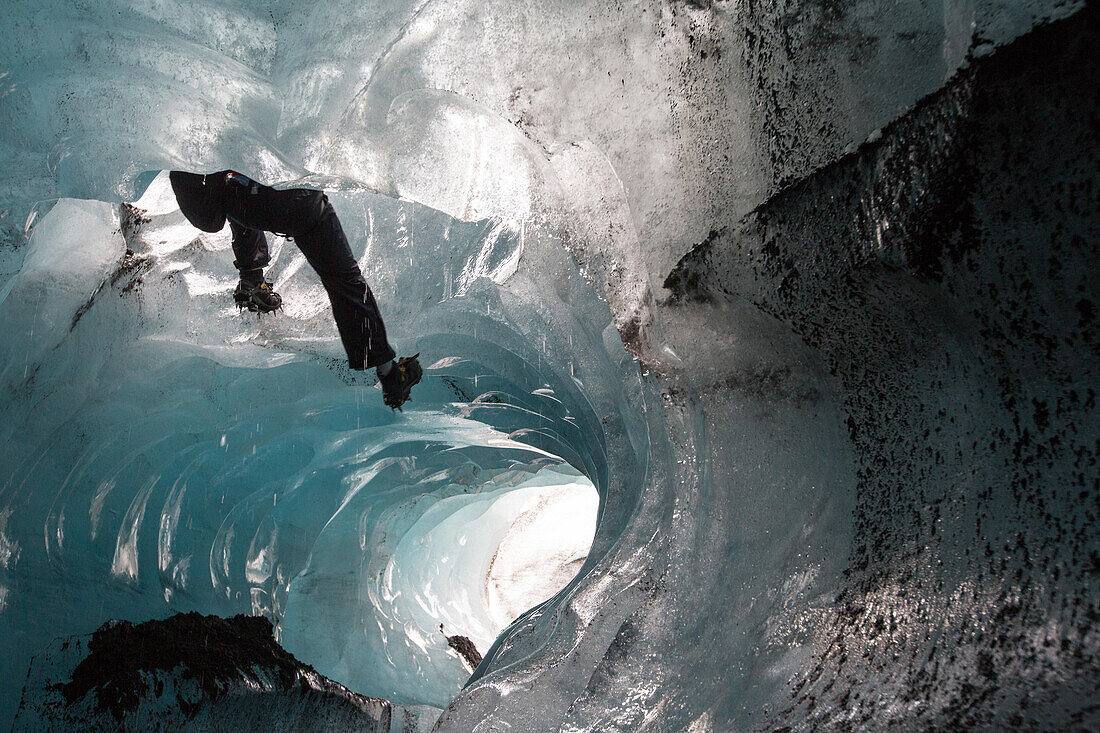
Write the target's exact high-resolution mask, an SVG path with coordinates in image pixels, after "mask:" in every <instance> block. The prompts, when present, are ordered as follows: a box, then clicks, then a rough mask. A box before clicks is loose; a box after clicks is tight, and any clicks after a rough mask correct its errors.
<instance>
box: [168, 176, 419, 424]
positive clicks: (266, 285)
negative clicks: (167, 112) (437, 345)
mask: <svg viewBox="0 0 1100 733" xmlns="http://www.w3.org/2000/svg"><path fill="white" fill-rule="evenodd" d="M169 179H170V180H171V182H172V191H173V192H174V193H175V194H176V201H177V202H179V205H180V210H181V211H182V212H183V215H184V216H185V217H187V220H188V221H189V222H191V224H193V225H194V226H196V227H198V228H199V229H201V230H203V231H204V232H217V231H221V228H222V227H223V226H224V225H225V221H226V219H228V220H229V227H230V229H231V230H232V232H233V254H234V256H235V257H236V260H235V261H234V262H233V264H234V266H236V268H237V269H238V270H239V271H240V276H241V279H240V282H239V283H238V284H237V287H236V289H235V290H234V291H233V300H234V301H235V302H236V304H237V306H238V307H239V308H242V309H243V308H248V310H250V311H253V312H257V313H271V312H276V311H278V309H279V308H280V307H281V306H282V304H283V299H282V298H281V297H280V296H279V294H278V293H276V292H275V291H274V290H272V283H270V282H268V281H267V280H266V279H265V278H264V267H266V266H267V264H268V262H269V261H270V257H269V255H268V251H267V237H266V236H265V234H264V232H265V231H266V232H274V233H278V234H282V235H284V236H286V237H288V238H293V240H294V243H295V244H296V245H297V246H298V249H300V250H301V251H302V254H303V255H305V258H306V261H307V262H308V263H309V264H310V266H311V267H312V268H313V269H314V270H315V271H316V272H317V275H318V276H319V277H320V278H321V283H322V284H323V285H324V286H325V291H326V292H327V293H328V297H329V302H330V303H331V304H332V315H333V318H334V319H335V320H336V327H337V330H339V332H340V340H341V341H342V342H343V344H344V350H345V351H346V352H347V355H348V364H349V366H351V368H352V369H358V370H362V369H370V368H372V367H373V368H375V369H376V370H377V373H378V379H379V381H380V382H381V383H382V396H383V399H384V400H385V403H386V404H387V405H388V406H389V407H391V408H395V409H400V408H401V405H403V404H404V403H405V402H406V401H407V400H408V399H409V393H410V391H411V390H412V387H413V385H415V384H416V383H417V382H419V381H420V378H421V375H422V374H423V372H422V370H421V368H420V363H419V362H418V361H417V357H418V356H420V355H419V354H417V355H415V356H406V357H402V358H401V359H398V360H396V361H395V360H394V357H396V356H397V355H396V354H395V353H394V350H393V348H392V347H391V346H390V344H389V342H388V341H387V340H386V327H385V326H384V325H383V323H382V315H381V314H380V313H379V312H378V305H377V304H376V303H375V301H374V294H373V293H371V290H370V288H369V287H367V282H366V280H364V279H363V273H362V272H361V271H360V269H359V265H358V263H356V261H355V258H354V257H353V256H352V254H351V248H350V247H349V246H348V240H347V237H345V236H344V230H343V228H342V227H341V226H340V220H339V219H338V218H337V217H336V211H335V210H334V209H333V208H332V204H330V203H329V201H328V196H326V195H325V193H324V192H323V191H314V190H311V189H305V188H292V189H287V190H276V189H274V188H271V187H269V186H265V185H263V184H260V183H257V182H256V181H253V180H252V179H250V178H248V177H246V176H243V175H241V174H240V173H237V172H235V171H220V172H218V173H210V174H208V175H199V174H196V173H185V172H183V171H172V172H171V173H170V174H169Z"/></svg>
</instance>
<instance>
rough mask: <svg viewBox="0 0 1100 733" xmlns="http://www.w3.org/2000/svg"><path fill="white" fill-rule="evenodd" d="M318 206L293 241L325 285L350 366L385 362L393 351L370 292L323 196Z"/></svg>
mask: <svg viewBox="0 0 1100 733" xmlns="http://www.w3.org/2000/svg"><path fill="white" fill-rule="evenodd" d="M322 207H323V211H322V213H321V219H320V221H319V222H318V223H317V225H316V226H315V227H313V228H312V229H310V230H309V231H308V232H305V233H303V234H299V235H297V236H296V237H294V241H295V243H296V244H297V245H298V249H300V250H302V254H304V255H305V257H306V261H307V262H309V264H310V266H311V267H312V268H313V269H314V270H316V272H317V274H318V275H319V276H320V278H321V283H322V284H323V285H324V286H325V291H326V292H327V293H328V298H329V301H330V302H331V303H332V315H333V317H334V318H335V319H336V327H337V329H338V330H339V331H340V339H341V341H343V342H344V349H345V350H346V351H347V354H348V363H349V364H350V365H351V368H352V369H369V368H371V367H376V366H378V365H380V364H385V363H386V362H387V361H390V360H391V359H393V358H394V357H395V356H397V354H396V353H395V352H394V350H393V347H391V346H390V344H389V341H387V340H386V327H385V325H384V324H383V323H382V314H381V313H379V311H378V304H377V303H376V302H375V300H374V294H373V293H372V292H371V290H370V288H369V287H368V286H367V281H366V280H364V279H363V273H362V271H361V270H360V269H359V264H358V263H357V262H356V261H355V258H354V257H353V256H352V254H351V247H350V246H348V240H347V237H346V236H344V229H343V227H341V226H340V220H339V219H338V218H337V217H336V211H335V210H334V209H333V208H332V205H331V204H330V203H329V202H328V199H327V198H325V199H324V202H323V204H322Z"/></svg>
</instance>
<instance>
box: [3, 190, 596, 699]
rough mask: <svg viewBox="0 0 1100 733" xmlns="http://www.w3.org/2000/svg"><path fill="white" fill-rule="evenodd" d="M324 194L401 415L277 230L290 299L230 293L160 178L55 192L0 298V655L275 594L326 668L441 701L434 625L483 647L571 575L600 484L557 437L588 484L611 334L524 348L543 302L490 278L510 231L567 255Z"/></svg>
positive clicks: (501, 262)
mask: <svg viewBox="0 0 1100 733" xmlns="http://www.w3.org/2000/svg"><path fill="white" fill-rule="evenodd" d="M332 201H333V203H334V205H335V206H336V207H337V209H338V211H339V212H340V214H341V215H342V217H343V218H344V219H345V224H346V229H347V231H348V235H349V238H350V240H351V241H352V242H353V248H354V250H355V254H356V256H357V257H358V258H360V259H361V260H362V263H363V268H364V270H365V272H366V273H367V275H368V277H369V278H370V280H371V282H372V284H373V285H374V289H375V292H376V294H377V296H378V299H379V301H380V302H381V304H382V308H383V310H384V311H385V312H386V313H387V315H388V322H389V325H390V332H391V337H392V339H393V340H394V342H395V343H397V344H399V345H401V347H402V352H403V353H407V352H408V351H412V350H419V351H420V352H421V354H422V357H421V358H422V360H423V363H424V366H425V368H426V377H425V380H424V382H423V383H422V384H421V385H420V386H418V388H417V390H416V394H415V396H414V401H413V402H412V403H409V404H408V405H407V406H406V410H405V412H404V413H394V412H391V411H390V410H389V409H388V408H385V407H384V406H383V405H382V403H381V393H380V391H379V390H378V388H377V386H376V385H375V379H374V377H373V373H369V374H368V373H359V374H356V373H352V372H350V371H349V370H348V369H347V368H346V366H344V363H343V356H342V347H341V346H340V344H339V340H338V339H337V337H336V332H335V326H334V324H333V323H332V317H331V313H330V311H329V309H328V306H327V299H325V297H324V293H323V290H322V289H321V285H320V282H319V281H318V280H317V278H316V276H315V275H314V274H313V272H312V271H311V270H310V269H309V267H308V266H304V260H303V258H302V255H301V254H300V253H299V252H298V251H297V250H296V249H295V248H294V245H293V244H292V243H290V242H287V241H285V240H282V239H274V240H273V241H272V256H273V261H272V265H271V266H270V267H269V269H268V276H269V277H271V279H272V280H273V281H274V282H275V283H276V285H277V287H278V289H279V290H280V291H281V292H282V293H283V295H284V297H285V298H286V302H287V307H286V309H285V312H284V313H282V314H280V315H279V316H278V317H274V316H269V317H266V318H261V317H258V316H256V315H253V314H248V313H244V314H241V313H239V312H238V311H237V309H236V308H235V307H234V306H233V305H232V298H231V297H230V294H231V291H232V288H233V286H234V284H235V278H234V277H233V275H232V272H233V271H232V266H231V262H232V253H231V252H230V251H229V231H228V228H226V230H225V231H223V232H221V233H219V234H215V235H207V234H203V233H200V232H198V231H196V230H194V229H192V228H191V227H190V226H188V225H187V223H186V221H185V220H184V219H183V216H182V214H181V213H180V211H179V209H178V208H177V207H176V206H175V200H174V197H173V196H172V194H171V189H170V187H169V186H168V181H167V176H166V175H165V174H161V175H160V176H158V177H156V179H155V180H154V181H153V182H152V185H151V186H150V187H149V188H148V190H147V191H146V192H145V194H144V196H142V198H141V199H140V200H138V201H137V202H135V204H134V207H129V206H123V207H122V208H120V207H119V206H118V205H112V204H107V203H100V202H92V201H78V200H72V199H62V200H60V201H59V202H58V203H57V204H56V205H55V206H54V207H53V208H52V209H50V210H49V211H48V212H47V213H46V214H44V215H43V217H42V219H41V220H40V221H39V222H37V223H36V224H35V226H34V230H33V231H34V233H33V234H32V236H31V237H30V241H29V242H28V244H27V247H26V256H25V259H24V263H23V267H22V269H21V271H20V272H19V274H18V275H17V276H16V277H15V278H13V280H12V281H11V283H10V288H9V290H8V292H7V293H6V297H5V298H4V300H3V302H2V303H0V318H2V319H3V322H4V327H5V331H6V333H8V334H9V337H8V338H7V339H5V341H4V342H3V349H4V351H3V354H2V355H3V362H2V363H3V368H2V375H3V380H4V384H5V390H6V392H7V394H8V395H9V400H8V401H7V402H6V403H5V414H6V415H7V416H8V418H9V420H10V421H9V422H8V423H7V425H6V427H5V432H4V436H5V440H4V447H3V450H2V453H3V465H4V466H5V467H7V468H6V477H7V478H6V479H5V485H4V494H3V496H4V497H5V507H7V509H5V510H4V512H3V514H2V516H3V527H2V532H3V538H4V540H3V541H4V544H3V547H4V554H3V557H2V559H3V568H4V574H3V584H2V587H3V592H2V596H0V597H2V602H3V608H2V612H3V617H2V620H3V622H4V623H5V625H6V628H8V629H9V630H10V631H11V634H9V635H8V640H7V641H6V642H4V644H5V656H6V657H7V658H9V659H11V660H13V664H15V665H17V666H24V665H25V664H26V663H27V660H28V655H29V654H31V653H34V652H35V651H37V650H38V649H40V648H44V645H45V644H46V643H48V640H49V639H50V638H53V637H56V636H58V635H59V634H60V633H63V632H75V633H86V632H88V631H90V630H92V629H94V628H95V627H96V626H98V625H99V624H100V623H102V622H103V621H104V620H106V619H108V618H128V619H141V618H149V617H157V616H163V615H167V614H169V613H172V612H175V611H179V610H192V609H195V610H202V611H205V612H216V613H221V614H231V613H238V612H250V613H264V614H267V615H269V616H270V617H271V618H272V619H273V620H275V621H276V622H277V623H278V624H279V628H278V634H279V636H280V638H281V641H282V643H283V644H284V645H285V646H286V647H287V648H288V649H289V650H290V651H291V652H292V653H295V654H297V655H298V656H299V657H301V658H302V659H306V660H308V661H309V663H310V664H312V665H313V666H314V667H316V668H317V669H318V670H319V671H320V672H322V673H324V674H326V675H328V676H330V677H333V678H335V679H337V680H338V681H342V682H345V683H347V684H349V685H352V686H354V687H355V688H356V689H359V690H367V689H370V690H374V691H375V694H376V695H378V696H385V697H386V698H388V699H390V700H392V701H394V702H395V703H398V704H425V705H431V706H435V707H437V708H441V707H444V706H445V705H446V704H447V703H448V702H449V701H450V699H451V698H452V697H453V696H454V695H455V693H456V692H457V691H458V690H459V688H460V687H461V685H462V683H463V681H464V680H465V679H466V678H467V677H468V675H469V673H470V671H472V670H470V669H468V668H466V667H465V666H464V664H465V663H464V662H463V661H462V660H461V659H460V658H459V656H458V655H457V654H456V653H455V652H454V651H453V650H452V649H451V648H450V647H449V646H448V644H447V640H446V637H445V636H444V634H443V633H441V632H440V628H439V627H440V625H441V624H442V625H443V626H444V628H445V630H446V634H447V635H462V636H467V637H468V638H470V639H471V640H473V642H474V644H475V646H476V647H478V648H479V649H480V650H482V651H487V650H488V648H489V647H490V646H491V645H492V643H493V641H494V640H495V638H496V636H497V634H499V633H500V631H501V630H502V629H504V628H505V627H506V626H508V625H509V624H510V623H511V622H512V621H513V620H514V619H515V618H516V617H517V616H519V615H520V614H521V613H523V612H524V611H526V610H527V609H528V608H530V607H532V606H535V605H538V604H540V603H542V602H543V601H545V600H547V599H548V598H550V597H551V596H553V595H554V594H555V593H557V592H558V591H559V590H560V589H561V588H563V587H564V586H565V585H567V584H568V583H569V582H570V580H572V578H573V576H574V575H576V573H577V571H578V570H579V569H580V565H581V563H583V561H584V559H585V557H586V556H587V554H588V549H589V546H590V545H591V543H592V537H593V533H594V530H595V524H596V514H597V510H598V498H597V493H596V490H595V488H594V486H593V484H592V483H591V481H590V480H589V479H588V478H586V477H584V476H582V475H581V474H579V473H578V471H577V470H576V469H574V468H572V467H571V466H569V465H568V464H566V463H564V461H563V459H562V458H561V457H559V454H565V455H568V456H569V457H570V459H571V460H572V461H573V462H574V463H576V464H578V465H580V466H582V467H584V468H585V469H586V470H587V471H588V472H589V473H590V474H591V475H594V476H601V475H604V469H602V465H603V463H604V461H605V457H604V455H603V450H602V447H601V439H600V438H599V430H598V428H594V427H593V426H592V425H591V423H592V418H591V416H590V412H591V409H592V408H591V405H590V404H589V403H588V401H587V399H586V398H585V397H583V396H582V393H581V392H580V386H579V383H578V381H577V380H576V378H575V377H573V376H571V375H570V374H569V371H568V370H569V363H570V361H569V360H571V359H577V358H578V357H579V356H580V355H582V354H584V353H586V351H587V352H590V351H591V350H592V349H593V348H595V349H597V350H602V349H603V348H604V346H603V341H602V337H601V336H600V334H599V333H596V334H593V335H592V336H594V337H595V338H594V340H593V338H592V336H588V335H586V334H585V333H583V330H582V329H576V330H574V331H569V332H566V333H564V334H563V338H564V339H565V341H564V343H562V344H560V345H558V346H557V347H556V348H555V342H554V341H553V340H552V336H551V334H550V333H549V331H550V330H551V328H550V327H546V326H544V327H542V330H541V331H537V330H536V331H532V332H530V333H539V338H537V339H536V341H537V343H538V344H539V345H540V346H542V345H543V344H545V347H544V348H545V349H546V353H545V354H544V353H543V352H541V351H536V350H534V349H532V348H531V347H530V346H529V345H528V341H529V340H530V337H529V336H526V335H524V334H523V333H522V329H539V327H540V326H539V314H538V313H537V311H536V310H535V309H534V306H535V305H537V304H538V303H537V301H535V302H534V303H530V302H527V303H525V301H524V294H523V292H522V291H521V292H519V293H518V295H516V296H510V299H509V302H507V303H505V302H502V301H501V298H500V296H499V295H494V293H493V289H495V288H496V287H497V285H496V282H495V281H496V280H500V281H501V282H503V281H504V280H506V279H508V278H509V277H513V276H515V275H516V273H517V268H518V263H517V260H518V255H519V253H521V252H523V251H524V248H525V247H530V248H533V249H535V250H537V249H538V248H539V247H542V246H545V248H546V253H547V254H548V257H539V255H537V254H529V257H535V258H538V259H541V262H542V265H543V266H544V267H547V268H552V267H555V266H556V267H560V266H561V265H562V259H561V250H560V247H552V246H550V244H540V242H539V241H538V239H537V237H529V236H527V235H526V234H525V233H524V231H523V230H522V229H520V230H519V231H516V230H515V229H514V228H513V227H510V226H509V225H507V224H505V223H502V222H499V221H486V222H473V223H465V222H461V221H458V220H455V219H452V218H451V217H450V216H448V215H446V214H443V213H441V212H438V211H435V210H432V209H428V208H426V207H423V206H420V205H417V204H411V203H401V202H398V201H396V200H394V199H391V198H388V197H384V196H379V195H377V194H372V193H367V192H357V193H355V192H353V193H348V194H343V195H341V194H335V193H334V194H332ZM120 212H121V219H120ZM555 257H556V258H557V262H554V258H555ZM570 280H572V281H573V283H574V286H573V287H574V288H575V290H576V296H575V297H576V299H577V300H576V305H577V306H578V308H579V311H580V312H584V308H585V306H584V302H585V299H587V302H588V303H589V305H588V306H587V307H588V308H589V309H590V311H591V312H594V313H597V314H598V313H600V312H601V311H602V313H603V317H604V318H605V319H607V320H609V319H610V315H609V314H608V313H607V311H606V306H604V305H602V304H601V303H600V302H599V301H598V300H597V299H596V298H595V297H594V295H593V294H592V293H591V291H590V290H589V289H588V286H587V283H585V281H584V280H583V279H582V278H579V277H578V276H575V275H573V276H570V275H569V274H568V273H563V275H562V277H561V278H560V280H559V285H560V286H561V287H564V288H567V289H568V288H569V287H570V286H569V282H570ZM398 293H400V294H401V295H400V297H398V295H397V294H398ZM474 293H476V294H477V295H478V297H477V298H475V297H473V295H472V294H474ZM514 319H515V320H520V321H522V323H523V326H522V329H521V327H520V326H517V325H515V323H514ZM554 325H555V326H556V324H554ZM411 334H415V335H411ZM570 342H571V343H572V346H571V347H570V350H569V351H565V347H566V346H568V345H569V344H570ZM555 353H556V354H564V355H565V356H566V360H565V361H564V362H563V361H562V360H560V359H558V358H557V357H556V356H555ZM55 380H59V381H55ZM62 383H64V384H67V385H68V386H67V387H64V388H61V389H59V388H58V386H59V385H60V384H62ZM574 411H576V412H574ZM576 413H579V414H576ZM581 425H588V426H589V427H588V429H589V430H590V431H592V430H595V431H596V432H593V433H590V434H591V435H593V436H594V437H595V438H596V440H595V441H594V442H592V443H590V444H589V445H587V446H580V445H576V444H579V443H580V442H581V441H579V440H577V438H576V437H572V436H575V434H576V433H577V432H578V431H579V429H580V428H579V426H581ZM494 426H496V427H494ZM35 446H38V448H36V447H35ZM578 451H579V452H578ZM55 453H59V454H58V455H55ZM61 454H63V456H64V457H62V456H61ZM582 454H583V455H582ZM544 509H546V510H549V511H545V512H544V511H542V510H544ZM31 524H38V525H39V527H38V529H37V530H33V531H32V530H30V529H29V525H31ZM517 534H518V535H520V537H519V538H517ZM35 540H38V541H35ZM43 573H45V574H49V575H57V576H59V578H60V580H59V582H57V583H56V584H52V585H53V587H54V588H55V589H56V591H57V595H54V594H52V593H51V594H50V595H48V596H46V598H45V599H44V598H43V596H42V595H41V594H40V592H39V591H38V590H36V589H37V588H40V587H41V586H40V582H41V578H42V577H43V575H42V574H43ZM77 597H79V598H80V601H79V602H77V601H76V600H75V599H76V598H77ZM13 693H14V694H17V692H15V691H14V685H13V686H10V687H9V688H8V690H7V692H6V694H7V695H8V702H7V704H8V705H12V704H13V700H12V698H11V696H12V694H13Z"/></svg>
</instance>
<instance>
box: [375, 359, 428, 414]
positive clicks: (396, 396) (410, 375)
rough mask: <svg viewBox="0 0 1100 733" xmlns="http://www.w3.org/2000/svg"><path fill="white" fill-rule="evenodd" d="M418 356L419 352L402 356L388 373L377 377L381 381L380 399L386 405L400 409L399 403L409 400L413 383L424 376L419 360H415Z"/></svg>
mask: <svg viewBox="0 0 1100 733" xmlns="http://www.w3.org/2000/svg"><path fill="white" fill-rule="evenodd" d="M419 356H420V354H415V355H413V356H402V357H401V358H400V359H398V360H397V363H396V364H394V365H393V368H392V369H390V373H389V374H387V375H386V376H384V377H379V381H380V382H381V383H382V399H383V401H385V403H386V405H387V406H388V407H390V408H392V409H394V410H400V409H401V405H403V404H405V403H406V402H408V401H409V399H410V397H409V393H410V392H412V388H413V385H414V384H416V383H417V382H419V381H420V378H421V377H422V376H424V370H423V369H421V368H420V362H419V361H417V357H419Z"/></svg>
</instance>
